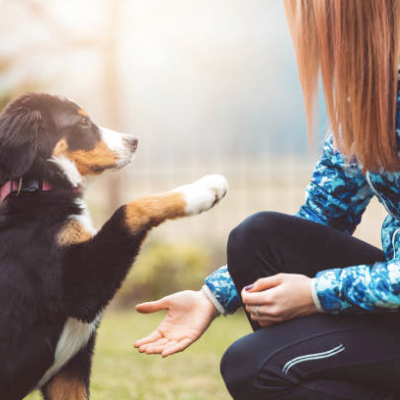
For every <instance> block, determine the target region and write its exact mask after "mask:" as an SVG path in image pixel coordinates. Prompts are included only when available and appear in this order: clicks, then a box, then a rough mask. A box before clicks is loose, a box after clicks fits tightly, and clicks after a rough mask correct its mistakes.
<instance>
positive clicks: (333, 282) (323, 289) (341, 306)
mask: <svg viewBox="0 0 400 400" xmlns="http://www.w3.org/2000/svg"><path fill="white" fill-rule="evenodd" d="M342 271H343V270H342V269H341V268H336V269H328V270H326V271H320V272H318V273H317V276H316V277H315V278H314V279H315V282H314V285H313V286H314V288H315V293H316V296H317V297H318V300H319V305H320V307H321V310H322V311H323V312H327V313H329V314H340V313H343V312H346V310H347V309H348V308H351V307H352V305H351V303H350V302H348V301H347V300H345V299H344V298H343V296H342V294H341V292H342V283H341V273H342ZM317 307H318V306H317Z"/></svg>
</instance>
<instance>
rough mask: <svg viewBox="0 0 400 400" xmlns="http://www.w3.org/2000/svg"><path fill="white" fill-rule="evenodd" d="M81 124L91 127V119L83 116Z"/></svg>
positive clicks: (84, 126) (83, 126)
mask: <svg viewBox="0 0 400 400" xmlns="http://www.w3.org/2000/svg"><path fill="white" fill-rule="evenodd" d="M79 125H80V126H81V127H82V128H89V127H90V125H91V123H90V119H89V118H87V117H85V118H82V119H81V120H80V121H79Z"/></svg>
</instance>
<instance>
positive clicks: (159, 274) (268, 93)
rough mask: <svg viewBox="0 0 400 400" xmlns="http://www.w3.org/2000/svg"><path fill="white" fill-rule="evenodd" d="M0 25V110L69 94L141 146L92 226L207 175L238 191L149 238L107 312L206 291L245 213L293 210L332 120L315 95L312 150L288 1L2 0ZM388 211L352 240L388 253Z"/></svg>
mask: <svg viewBox="0 0 400 400" xmlns="http://www.w3.org/2000/svg"><path fill="white" fill-rule="evenodd" d="M0 16H1V24H0V35H1V40H0V106H1V107H3V106H4V105H5V104H6V103H7V102H8V101H9V100H10V99H13V98H14V97H16V96H17V95H19V94H21V93H23V92H26V91H40V92H49V93H53V94H61V95H64V96H67V97H70V98H71V99H73V100H76V101H77V102H79V103H80V104H81V105H82V106H83V107H84V108H85V109H86V110H87V111H88V112H89V114H90V115H91V117H92V118H93V120H94V121H95V122H97V123H98V124H100V125H105V126H107V127H109V128H112V129H115V130H120V131H122V132H129V133H133V134H135V135H136V136H137V137H138V138H139V149H138V153H137V156H136V159H135V161H134V163H133V164H132V165H130V166H129V167H127V168H126V169H125V170H124V171H122V172H121V173H119V174H114V175H108V176H107V177H103V178H101V179H100V180H99V181H98V182H96V183H95V184H94V185H93V186H92V187H91V188H90V189H89V192H88V203H89V206H90V210H91V213H92V217H93V219H94V221H95V225H96V227H97V228H99V227H100V226H101V225H102V223H104V221H105V220H106V219H107V217H109V216H110V215H111V214H112V212H113V210H115V209H116V208H117V207H118V206H119V205H121V204H122V203H124V202H126V201H129V200H132V199H133V198H135V197H139V196H141V195H144V194H151V193H156V192H160V191H164V190H168V189H171V188H173V187H174V186H178V185H181V184H184V183H188V182H190V181H193V180H195V179H197V178H199V177H201V176H203V175H205V174H208V173H221V174H224V175H225V176H226V177H227V178H228V181H229V183H230V192H229V194H228V196H227V198H226V199H225V200H224V201H223V202H222V203H221V204H220V205H219V206H218V207H216V208H215V209H213V210H211V211H210V212H208V213H206V214H204V215H200V216H196V217H193V218H190V219H184V220H180V221H172V222H168V223H166V224H165V225H163V226H162V227H160V228H157V229H156V230H154V231H153V232H152V233H151V234H150V236H149V239H148V241H147V243H146V245H145V246H144V249H143V251H142V254H141V255H140V256H139V258H138V260H137V263H136V265H135V268H134V269H133V270H132V273H131V274H130V276H129V278H128V280H127V282H126V284H125V285H124V287H123V288H122V290H121V291H120V293H119V295H118V298H117V300H116V302H114V304H113V309H120V308H124V307H128V309H129V307H131V305H132V303H135V302H137V301H139V300H143V299H152V298H156V297H159V296H161V295H165V294H168V293H171V292H172V291H175V290H181V289H189V288H192V289H197V288H199V287H200V286H201V284H202V281H203V278H204V277H205V276H206V275H207V274H209V273H210V272H211V271H212V270H214V269H215V268H217V267H219V266H220V265H222V264H224V263H225V244H226V239H227V236H228V234H229V232H230V230H231V229H232V228H233V227H234V226H235V225H237V224H238V223H240V222H241V221H242V220H243V219H244V218H245V217H246V216H248V215H250V214H252V213H254V212H257V211H261V210H274V211H281V212H285V213H294V212H296V211H297V210H298V209H299V207H300V205H301V203H302V201H303V198H304V189H305V187H306V185H307V182H308V180H309V178H310V175H311V172H312V169H313V165H314V163H315V161H316V159H317V157H318V155H319V154H320V149H321V142H322V140H323V137H324V134H325V131H326V115H325V111H324V107H323V101H322V99H320V101H319V126H318V134H316V135H315V138H314V140H313V146H311V147H313V150H310V146H309V145H308V141H307V132H306V121H305V116H304V106H303V101H302V94H301V88H300V85H299V82H298V77H297V69H296V64H295V57H294V52H293V47H292V44H291V40H290V36H289V32H288V29H287V26H286V20H285V16H284V10H283V5H282V3H281V2H280V1H265V0H249V1H243V0H202V1H199V0H168V1H166V0H69V1H63V0H47V1H46V0H13V1H7V0H0ZM320 97H322V96H320ZM383 216H384V212H383V210H382V209H381V208H380V207H379V206H378V205H377V203H376V202H375V201H374V202H372V204H371V206H370V208H369V210H368V211H367V214H366V216H365V217H364V220H363V223H362V224H361V226H360V228H359V229H358V230H357V236H359V237H361V238H363V239H365V240H368V241H369V242H371V243H373V244H376V245H378V246H380V240H379V228H380V223H381V220H382V219H383ZM122 330H123V329H122ZM178 397H179V396H178ZM178 397H172V398H178ZM96 398H100V397H99V395H97V397H96ZM108 398H110V397H108ZM121 398H122V397H121ZM126 398H130V397H126ZM132 398H139V397H132ZM140 398H142V397H140ZM143 398H147V397H143ZM149 398H151V397H149ZM154 398H161V397H154ZM179 398H181V397H179ZM182 398H185V397H182ZM188 398H193V397H188ZM215 398H217V397H215ZM218 398H222V397H218Z"/></svg>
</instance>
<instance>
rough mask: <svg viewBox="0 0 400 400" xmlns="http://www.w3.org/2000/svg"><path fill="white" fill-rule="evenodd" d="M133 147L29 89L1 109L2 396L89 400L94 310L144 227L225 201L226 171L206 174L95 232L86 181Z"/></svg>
mask: <svg viewBox="0 0 400 400" xmlns="http://www.w3.org/2000/svg"><path fill="white" fill-rule="evenodd" d="M136 147H137V139H136V138H135V137H133V136H132V135H127V134H121V133H117V132H113V131H111V130H108V129H105V128H101V127H99V126H97V125H96V124H95V123H94V122H93V121H92V120H91V119H90V118H89V116H88V114H87V113H86V112H85V111H84V110H83V109H82V108H81V107H80V106H79V105H77V104H76V103H74V102H72V101H69V100H67V99H65V98H61V97H57V96H52V95H47V94H25V95H23V96H21V97H19V98H17V99H16V100H15V101H13V102H11V103H10V104H9V105H8V106H7V107H6V108H5V110H4V111H3V113H2V114H1V115H0V199H1V205H0V359H1V363H0V399H2V400H3V399H4V400H17V399H21V398H23V397H24V396H26V395H27V394H28V393H30V392H31V391H32V390H34V389H36V388H39V389H40V390H41V391H42V393H43V396H44V397H45V399H51V400H67V399H71V400H85V399H88V398H89V375H90V367H91V357H92V352H93V346H94V341H95V332H96V329H97V327H98V325H99V322H100V319H101V313H102V311H103V310H104V307H105V306H106V305H107V304H108V302H109V301H110V300H111V299H112V297H113V296H114V294H115V292H116V291H117V289H118V288H119V287H120V285H121V283H122V281H123V279H124V278H125V276H126V274H127V272H128V270H129V268H130V266H131V264H132V261H133V260H134V258H135V256H136V255H137V254H138V251H139V248H140V246H141V243H142V242H143V240H144V238H145V236H146V234H147V232H148V231H149V230H150V229H151V228H152V227H154V226H157V225H159V224H160V223H162V222H163V221H165V220H166V219H172V218H177V217H182V216H185V215H191V214H198V213H200V212H202V211H205V210H208V209H210V208H211V207H212V206H213V205H214V204H216V203H217V202H218V201H219V200H220V199H221V198H222V197H224V195H225V193H226V191H227V183H226V181H225V179H224V178H223V177H222V176H219V175H209V176H206V177H204V178H202V179H200V180H198V181H196V182H194V183H192V184H189V185H185V186H182V187H179V188H177V189H174V190H171V191H169V192H165V193H162V194H159V195H154V196H146V197H143V198H140V199H138V200H136V201H133V202H131V203H128V204H126V205H124V206H122V207H120V208H119V209H118V210H117V211H116V212H115V213H114V214H113V216H112V217H111V218H110V219H109V220H108V221H107V222H106V223H105V225H104V226H103V227H102V228H101V230H100V231H99V232H96V231H95V229H94V228H93V226H92V224H91V220H90V216H89V212H88V209H87V206H86V204H85V202H84V190H85V187H86V182H87V181H88V180H90V179H88V178H91V177H93V176H96V175H99V174H101V173H102V172H103V171H106V170H109V169H119V168H121V167H123V166H125V165H127V164H129V163H130V162H131V160H132V158H133V155H134V153H135V150H136Z"/></svg>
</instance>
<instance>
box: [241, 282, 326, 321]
mask: <svg viewBox="0 0 400 400" xmlns="http://www.w3.org/2000/svg"><path fill="white" fill-rule="evenodd" d="M248 288H249V287H248ZM242 301H243V304H244V305H245V306H246V310H247V311H248V312H249V313H250V317H251V319H252V320H253V321H257V322H258V323H259V324H260V325H261V326H262V327H264V326H269V325H273V324H276V323H278V322H283V321H287V320H289V319H292V318H295V317H300V316H304V315H308V314H313V313H316V312H318V309H317V308H316V307H315V304H314V301H313V298H312V294H311V278H308V277H307V276H305V275H298V274H277V275H273V276H270V277H267V278H261V279H258V280H257V281H256V282H254V284H253V286H252V287H250V288H249V289H248V290H246V289H243V291H242ZM257 307H258V308H257Z"/></svg>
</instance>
